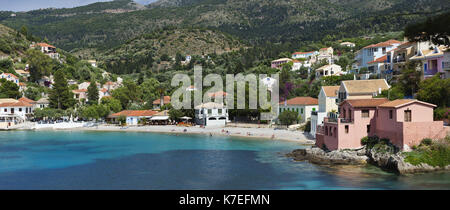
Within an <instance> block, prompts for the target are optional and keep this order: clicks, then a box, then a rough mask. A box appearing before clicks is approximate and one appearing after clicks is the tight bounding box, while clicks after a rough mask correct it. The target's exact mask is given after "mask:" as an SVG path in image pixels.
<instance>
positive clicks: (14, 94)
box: [0, 79, 22, 99]
mask: <svg viewBox="0 0 450 210" xmlns="http://www.w3.org/2000/svg"><path fill="white" fill-rule="evenodd" d="M21 96H22V93H20V91H19V86H18V85H16V83H14V82H11V81H7V80H5V79H2V80H0V98H14V99H18V98H20V97H21Z"/></svg>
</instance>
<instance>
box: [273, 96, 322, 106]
mask: <svg viewBox="0 0 450 210" xmlns="http://www.w3.org/2000/svg"><path fill="white" fill-rule="evenodd" d="M280 104H281V105H284V104H285V102H284V101H283V102H280ZM286 104H287V105H318V104H319V100H317V98H312V97H295V98H292V99H289V100H287V102H286Z"/></svg>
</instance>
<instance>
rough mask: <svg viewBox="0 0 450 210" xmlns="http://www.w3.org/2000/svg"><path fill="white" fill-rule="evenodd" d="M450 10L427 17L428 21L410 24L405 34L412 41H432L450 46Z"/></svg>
mask: <svg viewBox="0 0 450 210" xmlns="http://www.w3.org/2000/svg"><path fill="white" fill-rule="evenodd" d="M449 20H450V12H447V13H444V14H442V15H438V16H434V17H430V18H427V20H426V21H423V22H419V23H416V24H410V25H408V26H407V27H406V28H405V36H406V37H408V39H409V40H410V41H414V42H421V41H431V42H433V44H436V45H446V46H450V38H449V37H450V26H449V24H448V21H449Z"/></svg>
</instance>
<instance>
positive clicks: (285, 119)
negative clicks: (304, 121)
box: [278, 111, 298, 126]
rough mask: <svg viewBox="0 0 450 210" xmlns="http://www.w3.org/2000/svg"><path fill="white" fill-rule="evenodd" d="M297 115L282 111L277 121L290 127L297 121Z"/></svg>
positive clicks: (292, 112)
mask: <svg viewBox="0 0 450 210" xmlns="http://www.w3.org/2000/svg"><path fill="white" fill-rule="evenodd" d="M297 116H298V113H297V112H294V111H284V112H282V113H281V114H280V115H279V116H278V119H279V120H280V123H281V124H282V125H286V126H289V125H292V124H293V123H294V122H295V121H297Z"/></svg>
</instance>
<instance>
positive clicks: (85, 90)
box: [72, 89, 88, 93]
mask: <svg viewBox="0 0 450 210" xmlns="http://www.w3.org/2000/svg"><path fill="white" fill-rule="evenodd" d="M87 91H88V90H87V89H78V90H72V92H74V93H82V92H87Z"/></svg>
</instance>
